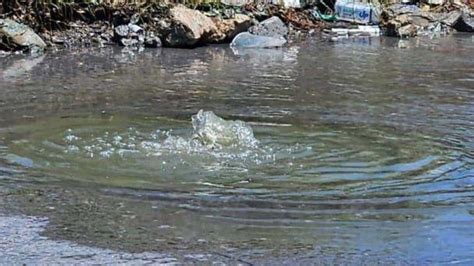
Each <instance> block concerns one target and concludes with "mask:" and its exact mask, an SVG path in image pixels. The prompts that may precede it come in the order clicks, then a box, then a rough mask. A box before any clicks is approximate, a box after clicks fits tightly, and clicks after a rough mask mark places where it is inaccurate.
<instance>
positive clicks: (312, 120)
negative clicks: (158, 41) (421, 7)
mask: <svg viewBox="0 0 474 266" xmlns="http://www.w3.org/2000/svg"><path fill="white" fill-rule="evenodd" d="M405 42H407V43H406V44H404V45H403V47H407V48H406V49H400V48H399V47H401V46H399V45H398V40H396V39H386V38H372V39H356V40H344V41H341V42H336V43H329V42H323V41H319V40H317V39H314V40H307V41H305V42H303V43H301V44H299V45H296V46H292V47H289V48H284V49H275V50H242V51H232V50H230V49H229V48H227V47H225V46H211V47H205V48H199V49H194V50H173V49H164V50H150V51H145V52H142V53H135V52H128V51H125V50H122V51H121V50H114V49H105V50H97V51H91V50H85V51H74V52H70V51H68V52H59V53H55V54H46V55H45V56H43V57H39V58H35V59H18V58H6V59H5V58H2V59H1V60H3V61H4V62H5V63H4V64H2V69H1V72H0V79H1V85H0V86H1V87H0V113H1V116H0V187H1V189H0V192H2V199H1V200H0V202H3V203H5V204H3V206H5V207H4V208H3V209H0V211H2V212H3V213H13V214H26V215H34V216H39V217H46V218H48V220H49V223H48V224H47V225H44V226H46V227H45V231H44V232H43V231H42V232H41V234H42V235H44V236H46V237H48V238H51V239H53V240H57V241H63V240H68V241H72V242H67V243H78V244H81V245H85V246H94V247H101V248H106V249H107V250H109V249H112V250H119V251H123V252H132V253H133V252H156V253H157V254H165V255H170V257H173V258H175V257H176V258H178V261H184V262H186V258H188V259H189V256H191V257H192V258H193V259H192V260H191V261H194V262H199V261H201V260H210V261H227V262H241V263H259V262H260V263H261V262H267V263H272V262H273V263H275V262H286V263H297V262H299V263H308V262H316V261H319V262H326V263H344V262H345V263H349V262H351V263H353V262H359V263H402V264H405V263H422V264H427V263H432V262H439V263H461V264H472V262H473V260H474V255H473V254H474V229H472V228H473V227H472V226H473V225H474V167H473V166H474V152H473V151H474V134H473V133H472V132H473V130H474V120H473V119H472V117H473V115H474V94H473V92H472V90H473V88H474V71H473V70H474V55H473V53H472V51H473V49H474V42H473V40H472V38H471V36H463V35H455V36H451V37H447V38H442V39H431V40H428V39H420V40H410V41H405ZM200 109H204V110H210V111H213V112H214V113H216V114H217V115H219V116H221V117H223V118H225V119H228V120H236V119H239V120H242V121H245V122H246V123H247V124H248V125H250V126H251V127H252V128H253V131H254V135H255V138H256V139H257V140H258V144H256V145H251V146H245V145H244V146H241V145H237V146H236V145H233V146H231V147H205V146H196V144H195V143H194V142H193V127H192V124H191V116H192V115H193V114H196V113H197V112H198V111H199V110H200ZM15 217H16V216H15ZM9 219H12V218H9ZM18 219H20V218H18ZM21 219H23V218H21ZM5 224H6V227H11V225H10V224H11V223H10V222H6V223H5ZM7 232H8V229H7ZM60 243H64V242H60ZM64 245H66V244H64ZM68 252H69V251H68ZM72 252H73V253H74V251H72ZM78 252H80V251H78ZM127 254H128V253H127ZM146 254H148V253H146ZM193 254H194V255H193ZM195 254H201V255H199V256H197V255H195ZM29 255H31V256H33V257H34V254H33V253H32V254H29V253H28V252H26V254H23V255H18V256H16V257H15V256H13V257H9V258H10V259H11V260H13V261H22V258H24V259H25V260H26V259H27V258H28V256H29ZM187 255H188V257H186V256H187ZM160 256H161V255H160ZM193 256H194V257H193ZM196 256H197V257H196ZM107 258H108V257H102V260H101V257H100V256H99V257H95V258H88V260H86V261H92V262H93V261H96V262H100V261H107ZM163 258H168V256H164V255H163ZM180 258H181V259H180ZM135 259H136V258H135ZM57 260H60V259H58V258H54V257H53V258H51V260H50V261H57ZM130 260H132V261H133V257H131V259H130Z"/></svg>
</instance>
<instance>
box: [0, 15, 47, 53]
mask: <svg viewBox="0 0 474 266" xmlns="http://www.w3.org/2000/svg"><path fill="white" fill-rule="evenodd" d="M2 39H6V40H7V42H11V43H12V44H14V45H13V46H12V47H10V48H11V49H15V48H28V49H30V50H31V49H40V50H43V49H44V48H46V43H45V42H44V41H43V39H41V37H40V36H38V34H36V33H35V32H34V31H33V30H32V29H31V28H30V27H28V26H26V25H24V24H21V23H18V22H15V21H13V20H11V19H0V43H1V40H2ZM1 46H2V45H0V47H1ZM5 46H8V44H6V45H5ZM5 48H8V47H5Z"/></svg>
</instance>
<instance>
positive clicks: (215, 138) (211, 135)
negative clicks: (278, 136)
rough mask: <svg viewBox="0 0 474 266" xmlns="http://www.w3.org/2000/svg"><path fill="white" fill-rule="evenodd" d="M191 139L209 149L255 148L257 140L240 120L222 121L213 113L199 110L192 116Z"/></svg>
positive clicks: (248, 127) (247, 126) (249, 128)
mask: <svg viewBox="0 0 474 266" xmlns="http://www.w3.org/2000/svg"><path fill="white" fill-rule="evenodd" d="M192 121H193V128H194V134H193V138H194V139H196V140H198V141H200V142H201V143H202V144H204V145H206V146H209V147H213V148H215V147H222V146H235V145H238V146H240V145H242V146H246V147H256V146H257V144H258V141H257V139H255V137H254V135H253V130H252V128H251V127H250V126H249V125H247V124H245V122H243V121H240V120H235V121H231V120H224V119H222V118H220V117H218V116H217V115H215V114H214V113H213V112H210V111H207V112H204V111H203V110H200V111H199V112H198V113H197V114H196V115H193V116H192Z"/></svg>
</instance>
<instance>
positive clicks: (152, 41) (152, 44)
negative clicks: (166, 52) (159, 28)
mask: <svg viewBox="0 0 474 266" xmlns="http://www.w3.org/2000/svg"><path fill="white" fill-rule="evenodd" d="M161 46H162V43H161V40H160V38H158V37H157V36H155V35H153V34H149V35H147V36H146V37H145V47H147V48H158V47H161Z"/></svg>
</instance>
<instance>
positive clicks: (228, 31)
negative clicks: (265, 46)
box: [0, 1, 474, 52]
mask: <svg viewBox="0 0 474 266" xmlns="http://www.w3.org/2000/svg"><path fill="white" fill-rule="evenodd" d="M334 8H335V7H334V6H332V7H329V6H327V5H311V6H307V7H305V8H291V7H290V8H286V7H283V6H279V5H274V4H265V5H263V4H259V5H256V4H245V5H241V6H226V5H223V4H219V5H217V4H200V5H197V6H194V7H193V8H189V7H186V6H184V5H180V4H161V3H152V4H142V5H139V4H127V5H120V6H119V5H110V4H76V3H61V4H58V5H53V4H49V5H48V4H42V5H35V6H31V5H30V6H19V7H18V8H16V9H11V10H10V11H8V12H5V8H4V9H3V15H1V16H0V29H2V30H0V37H1V38H0V40H1V41H0V50H3V51H7V52H13V51H21V52H24V51H30V50H33V51H37V50H43V49H49V50H54V49H58V48H71V47H103V46H107V45H119V46H124V47H131V48H135V49H141V48H157V47H162V46H163V47H178V48H194V47H197V46H203V45H208V44H216V43H230V42H231V41H232V40H233V39H234V38H235V36H236V35H238V34H239V33H242V32H246V31H250V32H252V30H251V28H252V27H254V26H255V25H258V24H259V23H261V22H262V21H265V20H267V19H269V18H272V17H277V18H279V19H280V20H281V21H282V22H283V23H284V24H285V25H286V27H287V28H288V30H287V34H286V35H285V36H280V35H278V36H277V37H284V38H285V39H286V40H288V41H290V42H292V41H295V40H296V41H297V40H298V39H299V38H300V37H301V36H307V35H308V34H314V33H317V32H320V33H321V35H322V36H323V37H324V38H327V39H328V40H333V41H334V40H337V39H339V38H340V37H350V36H359V35H363V36H366V35H380V34H383V35H388V36H397V37H401V38H405V37H415V36H420V35H442V34H449V33H450V32H453V31H466V32H472V31H474V11H473V9H472V6H470V5H469V4H466V3H463V2H461V1H449V2H445V3H444V4H442V5H428V4H417V5H404V4H393V5H389V6H382V5H377V4H375V5H371V6H370V8H372V11H373V12H374V14H376V18H375V19H374V20H373V21H370V23H372V24H375V25H374V27H372V28H369V29H366V28H362V29H361V28H359V27H358V25H357V23H354V21H353V22H352V23H351V22H350V21H348V20H347V19H346V20H345V21H342V20H343V19H337V18H338V17H337V16H335V15H334V12H335V11H333V10H334ZM372 11H371V12H372ZM324 14H326V15H324ZM327 14H331V15H327ZM17 23H18V24H17ZM333 28H337V29H338V30H337V31H334V30H332V29H333ZM378 28H380V30H377V29H378ZM340 29H343V30H340ZM374 29H376V30H375V31H374ZM25 32H26V33H25ZM35 33H37V35H36V34H35ZM252 33H253V32H252ZM264 35H265V36H266V37H267V35H268V34H264ZM270 37H275V36H273V35H270ZM33 47H34V48H35V49H32V48H33ZM38 48H39V49H38Z"/></svg>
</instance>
